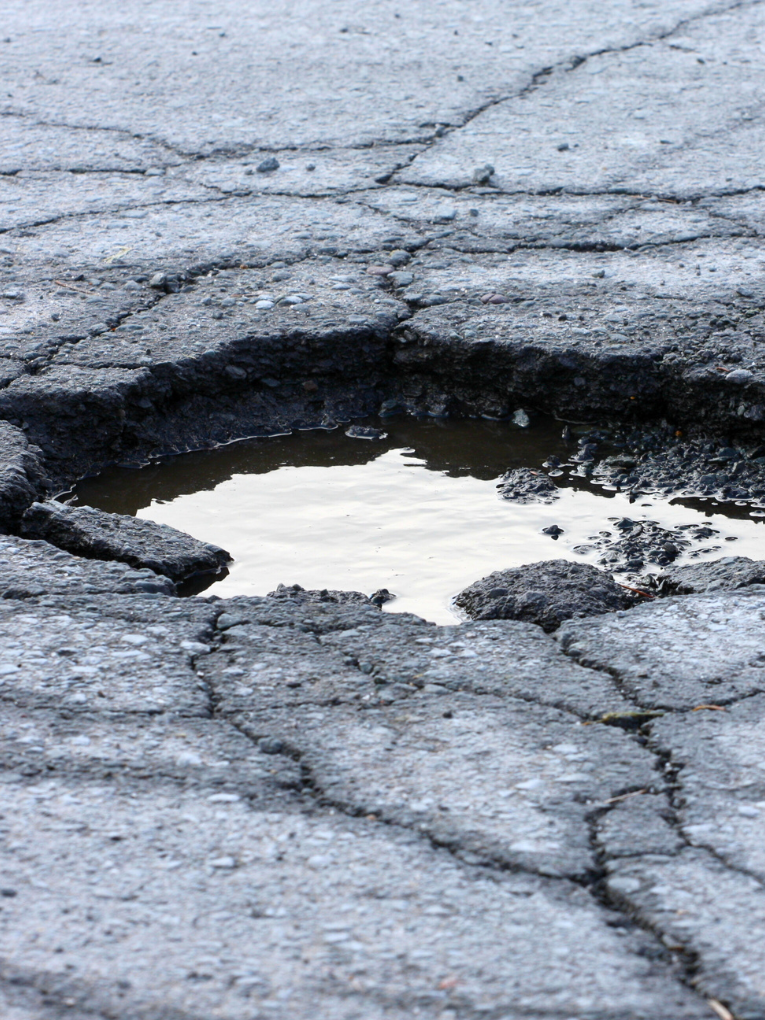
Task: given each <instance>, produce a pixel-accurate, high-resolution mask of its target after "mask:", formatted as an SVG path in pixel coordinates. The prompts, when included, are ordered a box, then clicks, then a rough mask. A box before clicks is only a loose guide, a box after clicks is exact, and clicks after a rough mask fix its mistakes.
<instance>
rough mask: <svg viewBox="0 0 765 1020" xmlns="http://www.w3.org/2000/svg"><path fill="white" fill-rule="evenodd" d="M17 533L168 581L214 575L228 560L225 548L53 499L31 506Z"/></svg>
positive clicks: (162, 527)
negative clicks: (166, 578) (207, 574)
mask: <svg viewBox="0 0 765 1020" xmlns="http://www.w3.org/2000/svg"><path fill="white" fill-rule="evenodd" d="M20 532H21V534H22V535H23V536H24V537H25V538H35V539H43V540H44V541H45V542H48V543H50V544H51V545H55V546H57V547H58V548H59V549H64V550H66V551H67V552H70V553H74V554H75V555H77V556H82V557H85V558H87V559H97V560H116V561H118V562H120V563H127V564H128V565H129V566H131V567H134V568H136V569H141V568H146V569H149V570H151V571H153V572H154V573H155V574H163V575H165V576H166V577H169V578H170V579H171V580H172V581H183V580H185V579H186V578H188V577H191V576H193V575H194V574H200V573H219V572H220V571H221V570H223V569H224V568H225V566H226V564H227V563H230V562H231V559H232V557H231V555H230V553H227V552H226V550H225V549H220V548H219V547H218V546H215V545H210V544H209V543H208V542H200V541H199V540H198V539H196V538H192V537H191V535H186V534H185V533H184V532H182V531H178V530H177V529H176V528H171V527H170V526H169V525H167V524H156V523H155V522H154V521H145V520H139V519H138V518H136V517H127V516H125V515H124V514H112V513H106V512H105V511H103V510H95V509H93V507H90V506H69V505H66V504H62V503H56V502H55V501H53V500H49V501H48V502H45V503H33V504H32V505H31V506H30V507H29V509H28V510H27V511H26V512H25V513H24V516H23V518H22V521H21V525H20Z"/></svg>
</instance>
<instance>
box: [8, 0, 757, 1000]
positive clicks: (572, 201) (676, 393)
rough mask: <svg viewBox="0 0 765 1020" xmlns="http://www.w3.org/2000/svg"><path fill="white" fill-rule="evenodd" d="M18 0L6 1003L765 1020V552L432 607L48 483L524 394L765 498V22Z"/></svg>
mask: <svg viewBox="0 0 765 1020" xmlns="http://www.w3.org/2000/svg"><path fill="white" fill-rule="evenodd" d="M1 20H2V24H1V25H0V35H1V37H0V387H1V388H0V418H2V421H0V450H1V451H2V462H1V464H0V525H2V528H3V530H4V532H5V533H4V534H2V535H0V567H1V568H2V569H1V570H0V582H1V585H0V586H1V587H2V595H3V598H2V600H0V621H2V623H1V626H2V635H3V639H2V642H0V701H2V716H3V722H2V728H1V730H0V782H1V783H2V786H1V788H0V789H1V790H2V793H1V794H0V826H1V827H2V838H3V843H2V887H1V888H0V908H1V910H0V952H1V955H2V963H1V964H0V1014H1V1015H2V1016H3V1017H4V1018H7V1020H63V1018H71V1020H213V1018H220V1020H265V1018H273V1020H309V1018H310V1020H314V1018H318V1020H410V1018H413V1017H419V1018H422V1020H701V1018H708V1020H709V1018H714V1017H715V1016H717V1017H720V1018H722V1020H730V1018H731V1017H732V1018H735V1020H763V1018H765V850H764V849H763V848H764V847H765V639H764V638H763V633H764V631H763V620H764V619H765V588H764V587H762V586H761V585H760V583H759V582H760V581H762V579H763V576H765V575H763V571H762V569H761V565H759V566H757V565H755V566H752V565H750V566H748V567H745V568H744V567H741V565H740V564H739V565H738V566H734V567H731V569H730V570H727V568H726V565H725V564H723V565H722V566H721V567H720V568H719V569H718V571H717V573H716V574H715V579H714V583H711V582H710V584H709V586H708V587H705V585H706V583H707V582H706V581H704V583H703V584H702V583H701V582H700V581H693V579H692V578H691V579H690V580H688V581H687V582H684V583H685V584H686V587H685V588H683V586H682V584H679V582H678V585H679V586H678V585H676V586H675V587H676V590H677V591H679V592H682V591H684V590H685V591H690V593H689V594H675V595H670V596H669V597H666V598H657V599H655V600H654V601H652V602H650V603H646V604H643V605H638V606H636V607H633V608H622V609H612V611H610V612H605V611H601V610H596V613H599V615H593V616H587V617H579V618H572V619H566V620H565V621H564V622H563V623H562V624H561V625H560V626H559V627H557V629H552V632H551V633H547V632H546V631H545V630H544V629H543V628H542V627H541V626H538V625H537V624H536V623H533V622H524V621H522V620H515V619H491V618H489V619H479V620H475V621H473V622H467V623H465V624H463V625H461V626H454V627H435V626H433V625H432V624H429V623H427V622H425V621H423V620H420V619H417V618H415V617H412V616H408V615H405V614H401V615H396V614H388V613H382V612H380V611H379V609H378V608H377V607H376V606H375V605H372V604H371V603H370V604H368V605H367V604H364V603H363V601H361V600H359V599H358V598H355V599H354V598H349V599H347V600H345V601H344V600H343V598H342V597H341V596H337V595H333V594H329V595H326V596H322V595H321V594H317V595H311V596H310V597H309V596H308V595H306V596H305V597H298V594H299V593H297V594H296V595H295V597H292V596H290V595H289V593H287V594H284V593H282V595H281V596H280V597H278V598H266V597H264V598H241V599H233V600H229V601H223V600H220V599H216V598H215V597H214V596H209V594H208V596H207V597H194V598H186V599H184V598H180V597H177V595H176V590H177V589H176V581H177V580H178V579H179V577H180V576H181V575H183V574H184V573H187V572H188V571H189V570H193V569H196V567H198V566H199V564H202V565H206V568H210V569H218V568H219V567H220V566H221V565H222V564H223V563H224V562H225V559H226V555H225V553H223V551H222V550H220V549H217V550H216V549H214V548H210V547H204V546H202V545H201V544H200V543H194V542H193V541H192V540H191V539H189V538H188V537H185V536H183V535H180V534H178V533H177V532H172V531H171V530H169V529H155V530H152V528H151V527H150V526H147V527H145V528H143V527H138V526H135V527H131V526H130V525H129V522H127V523H126V521H125V519H124V518H120V519H116V518H115V519H110V515H105V514H100V515H99V514H98V513H95V512H93V513H87V512H83V511H77V512H76V513H75V512H73V511H72V512H70V511H66V510H64V509H61V508H59V509H56V508H55V507H54V508H50V507H47V508H46V503H45V500H46V497H49V496H50V495H51V494H53V493H56V492H58V491H60V490H62V489H63V488H66V487H67V486H69V485H71V484H72V483H73V482H74V481H76V480H77V478H79V477H81V476H82V475H83V474H85V473H87V472H92V471H95V470H97V469H98V468H99V466H101V465H104V464H108V463H115V462H116V463H133V464H140V463H143V462H145V461H146V460H147V459H148V458H151V457H152V456H156V455H159V454H166V453H170V452H177V451H182V450H188V449H199V448H203V447H209V446H214V445H215V444H218V443H222V442H226V441H229V440H231V439H235V438H241V437H243V436H255V435H267V434H269V433H273V432H275V431H285V430H287V429H289V428H292V427H296V426H300V427H310V426H312V425H314V426H319V425H324V426H327V427H331V426H332V425H334V424H336V423H338V422H348V421H350V420H352V419H353V418H355V417H360V416H362V415H365V414H369V413H378V412H382V413H394V412H401V413H404V412H409V413H426V414H433V415H441V414H452V415H455V414H463V415H466V414H470V415H486V416H489V417H495V418H501V417H504V416H507V415H510V414H513V413H514V412H516V411H517V409H519V408H524V407H525V408H529V409H537V410H542V411H545V412H549V413H554V414H557V415H559V416H560V417H562V418H564V419H568V420H576V421H583V420H593V419H597V418H598V417H600V418H610V419H611V420H618V421H620V422H624V423H626V424H627V425H630V424H631V423H634V424H635V426H638V425H639V426H640V427H641V428H648V429H650V428H653V427H657V428H659V427H660V428H663V429H664V430H665V433H664V434H666V435H667V436H668V437H670V438H668V439H667V444H668V452H667V458H668V459H667V460H666V464H665V465H664V467H663V468H661V470H662V471H665V474H666V470H669V469H670V468H671V467H672V465H673V464H675V465H681V464H682V463H683V456H690V455H689V454H688V450H691V452H693V451H696V454H698V458H703V456H705V455H708V456H709V457H711V458H712V460H713V462H714V465H715V466H714V469H713V470H712V471H711V473H710V471H709V470H706V473H703V472H702V473H700V474H699V475H698V477H699V478H700V482H699V487H698V488H699V491H700V492H702V493H704V492H706V493H707V494H708V493H710V492H713V491H714V492H717V491H722V492H723V494H724V490H725V486H726V485H727V486H728V490H727V491H728V494H729V495H730V494H731V493H732V494H733V496H735V493H736V492H737V491H738V490H736V489H735V488H733V489H731V488H730V486H731V484H733V483H732V481H731V480H732V479H733V480H734V481H735V480H736V479H739V480H740V479H744V480H746V484H747V485H749V486H750V488H749V489H748V490H747V491H754V492H755V495H756V485H755V482H756V480H757V479H756V478H755V477H754V475H753V474H752V472H754V473H755V474H756V472H757V471H758V470H759V471H760V474H762V464H763V463H765V461H762V462H761V463H760V464H759V468H758V467H757V461H758V458H761V457H763V453H764V452H765V451H763V450H759V451H758V450H757V444H758V443H759V442H761V440H762V433H763V431H765V348H763V346H762V340H763V337H764V336H765V319H764V315H765V168H764V166H763V149H764V148H765V3H762V2H758V0H739V2H730V0H661V2H659V0H656V2H653V0H603V2H601V3H592V2H585V0H567V2H562V0H528V2H524V3H521V2H520V0H515V2H512V0H504V2H500V0H473V2H471V3H460V2H458V0H409V2H408V3H403V2H401V0H377V2H375V3H362V2H360V0H355V2H351V0H333V2H332V3H321V2H319V0H285V2H282V3H266V2H263V0H252V2H250V3H247V4H242V3H235V2H234V0H215V2H214V3H213V2H212V0H178V2H176V3H157V2H149V0H121V2H120V3H117V2H114V0H99V2H98V3H96V2H95V0H72V2H70V3H68V4H54V3H51V2H45V0H6V2H5V3H4V5H3V12H2V19H1ZM701 427H703V429H705V430H707V431H706V435H707V438H704V436H702V435H701V434H700V433H699V428H701ZM675 433H678V435H679V436H680V437H681V438H679V439H678V438H677V437H676V436H675ZM676 439H677V442H676ZM686 440H687V443H688V444H690V445H688V446H687V447H685V446H682V444H683V443H685V442H686ZM678 443H679V444H680V446H678ZM672 444H674V445H672ZM693 444H695V445H693ZM715 444H717V446H715ZM670 446H671V449H669V447H670ZM681 446H682V448H681ZM720 450H723V451H727V453H725V454H724V455H723V456H716V457H712V454H714V453H715V452H716V451H717V452H718V453H719V451H720ZM683 451H685V453H684V452H683ZM741 451H744V452H743V453H742V452H741ZM746 451H749V452H748V453H747V452H746ZM696 454H694V457H695V456H696ZM651 456H652V458H653V460H652V461H651V463H650V464H648V462H646V467H645V470H646V472H648V474H650V471H653V470H654V468H655V470H656V471H659V468H658V467H656V457H657V456H658V454H656V451H655V450H654V452H653V453H652V454H651ZM693 463H694V464H695V463H696V461H695V460H694V461H693ZM651 465H653V467H652V466H651ZM667 465H669V468H667ZM726 465H727V466H726ZM604 470H605V468H604ZM678 470H679V469H678ZM689 472H690V468H689ZM659 473H661V472H659ZM680 474H681V475H682V477H680V475H678V476H677V486H678V488H680V487H682V486H687V483H688V479H689V478H690V477H691V474H689V473H688V472H684V471H682V472H680ZM646 477H647V475H646ZM693 477H695V476H693ZM625 480H626V481H625V484H631V483H632V482H636V479H634V478H633V479H630V478H628V477H627V475H625ZM665 481H666V478H665ZM636 483H637V482H636ZM742 484H743V483H742ZM752 486H755V488H754V489H752ZM763 493H765V487H763V488H761V490H760V494H761V495H762V494H763ZM33 503H37V506H36V507H34V508H31V505H32V504H33ZM30 508H31V509H30ZM496 566H497V570H500V569H502V568H503V567H504V566H505V564H502V563H497V565H496ZM733 575H735V577H734V576H733ZM726 578H727V579H728V580H727V581H726ZM742 578H744V580H742ZM477 580H478V579H477ZM530 583H531V582H530ZM694 584H695V585H696V587H694ZM263 594H264V596H265V593H263ZM505 594H506V592H505ZM489 595H491V593H490V592H489ZM322 599H323V601H322ZM506 601H509V602H512V600H506ZM604 608H608V607H604ZM558 622H559V620H557V619H556V620H555V623H554V624H550V625H549V626H550V627H554V626H557V624H558Z"/></svg>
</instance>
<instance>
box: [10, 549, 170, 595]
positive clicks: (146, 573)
mask: <svg viewBox="0 0 765 1020" xmlns="http://www.w3.org/2000/svg"><path fill="white" fill-rule="evenodd" d="M0 568H1V570H2V573H1V574H0V578H1V580H0V598H3V599H28V598H33V597H35V596H39V595H50V594H54V593H55V594H60V595H65V594H66V593H67V592H69V593H71V594H72V595H75V594H80V593H90V594H93V595H96V594H103V593H106V592H115V593H121V594H127V593H130V592H143V593H145V594H147V595H150V594H153V595H174V594H175V585H174V583H173V582H172V581H171V580H170V579H169V578H167V577H162V576H160V575H159V574H155V573H154V571H153V570H149V569H148V568H144V569H139V570H136V569H133V568H132V567H128V566H126V565H125V564H122V563H115V562H111V561H104V560H87V559H83V557H81V556H74V555H72V553H68V552H65V551H64V550H63V549H58V548H56V546H55V545H51V544H50V543H49V542H43V541H41V540H35V539H25V538H17V537H16V536H15V535H0Z"/></svg>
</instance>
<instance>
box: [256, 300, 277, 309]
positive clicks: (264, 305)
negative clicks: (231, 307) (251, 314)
mask: <svg viewBox="0 0 765 1020" xmlns="http://www.w3.org/2000/svg"><path fill="white" fill-rule="evenodd" d="M255 307H256V308H257V309H258V310H259V311H261V312H267V311H269V310H270V309H271V308H273V307H274V302H273V301H266V300H262V301H256V302H255Z"/></svg>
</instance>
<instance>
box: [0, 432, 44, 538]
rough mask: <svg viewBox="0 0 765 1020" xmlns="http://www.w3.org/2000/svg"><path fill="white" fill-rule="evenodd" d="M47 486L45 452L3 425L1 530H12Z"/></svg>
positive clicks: (0, 502) (0, 434)
mask: <svg viewBox="0 0 765 1020" xmlns="http://www.w3.org/2000/svg"><path fill="white" fill-rule="evenodd" d="M47 483H48V479H47V478H46V477H45V472H44V468H43V463H42V450H40V449H38V448H37V447H36V446H32V445H31V444H30V442H29V440H28V439H27V437H26V435H25V434H24V432H22V430H21V429H18V428H14V426H13V425H10V424H9V423H8V422H7V421H0V527H2V528H3V529H7V528H12V527H13V526H14V525H16V524H17V522H18V518H19V517H20V516H21V514H22V513H23V512H24V510H26V508H27V507H28V506H29V504H30V503H31V502H32V501H33V500H34V499H35V497H36V496H37V494H38V492H39V491H40V489H41V488H42V487H43V486H44V485H46V484H47Z"/></svg>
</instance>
